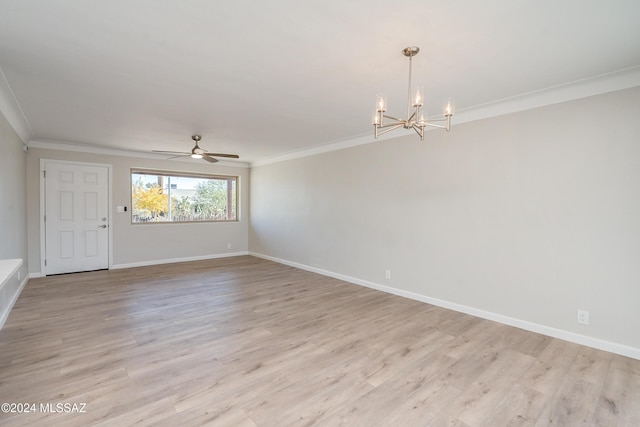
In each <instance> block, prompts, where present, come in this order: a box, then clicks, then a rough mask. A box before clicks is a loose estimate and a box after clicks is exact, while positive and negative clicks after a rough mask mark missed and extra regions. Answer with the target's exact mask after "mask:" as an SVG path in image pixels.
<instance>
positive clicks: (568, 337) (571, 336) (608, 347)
mask: <svg viewBox="0 0 640 427" xmlns="http://www.w3.org/2000/svg"><path fill="white" fill-rule="evenodd" d="M249 255H252V256H255V257H258V258H263V259H266V260H269V261H274V262H277V263H279V264H284V265H288V266H291V267H295V268H299V269H301V270H307V271H311V272H313V273H318V274H322V275H323V276H328V277H333V278H334V279H339V280H344V281H345V282H349V283H353V284H356V285H361V286H365V287H367V288H371V289H376V290H378V291H382V292H386V293H389V294H393V295H398V296H401V297H405V298H410V299H413V300H416V301H421V302H424V303H427V304H432V305H436V306H438V307H443V308H447V309H449V310H454V311H458V312H460V313H465V314H470V315H472V316H476V317H480V318H483V319H487V320H492V321H494V322H498V323H503V324H505V325H509V326H515V327H516V328H520V329H524V330H526V331H531V332H535V333H538V334H542V335H547V336H550V337H553V338H558V339H561V340H564V341H569V342H572V343H576V344H580V345H584V346H587V347H592V348H596V349H598V350H604V351H608V352H610V353H615V354H620V355H622V356H626V357H631V358H633V359H638V360H640V349H638V348H635V347H630V346H627V345H624V344H619V343H614V342H611V341H605V340H602V339H599V338H594V337H589V336H586V335H581V334H576V333H574V332H569V331H565V330H562V329H556V328H552V327H550V326H545V325H541V324H538V323H533V322H528V321H526V320H521V319H516V318H514V317H509V316H504V315H502V314H498V313H492V312H490V311H484V310H480V309H478V308H474V307H469V306H466V305H462V304H457V303H454V302H450V301H445V300H441V299H437V298H431V297H428V296H426V295H421V294H417V293H415V292H409V291H404V290H402V289H397V288H392V287H390V286H385V285H381V284H379V283H374V282H370V281H368V280H362V279H357V278H355V277H350V276H345V275H343V274H338V273H334V272H332V271H328V270H323V269H321V268H316V267H311V266H308V265H304V264H299V263H297V262H292V261H287V260H284V259H280V258H275V257H272V256H269V255H264V254H260V253H257V252H249Z"/></svg>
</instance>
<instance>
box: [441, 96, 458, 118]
mask: <svg viewBox="0 0 640 427" xmlns="http://www.w3.org/2000/svg"><path fill="white" fill-rule="evenodd" d="M455 112H456V104H455V102H453V100H452V99H451V98H449V99H448V100H447V103H446V104H445V106H444V116H445V117H451V116H453V114H454V113H455Z"/></svg>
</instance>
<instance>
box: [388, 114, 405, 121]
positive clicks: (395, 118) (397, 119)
mask: <svg viewBox="0 0 640 427" xmlns="http://www.w3.org/2000/svg"><path fill="white" fill-rule="evenodd" d="M384 118H385V119H391V120H395V121H396V122H406V120H403V119H399V118H397V117H393V116H388V115H386V114H384Z"/></svg>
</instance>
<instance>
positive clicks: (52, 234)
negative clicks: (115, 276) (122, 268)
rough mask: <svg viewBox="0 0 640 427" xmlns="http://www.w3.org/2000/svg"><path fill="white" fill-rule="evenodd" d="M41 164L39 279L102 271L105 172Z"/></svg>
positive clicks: (106, 168) (107, 234)
mask: <svg viewBox="0 0 640 427" xmlns="http://www.w3.org/2000/svg"><path fill="white" fill-rule="evenodd" d="M41 163H42V185H43V187H42V189H43V194H44V200H42V198H41V202H43V204H44V209H43V210H44V215H43V219H42V225H43V228H44V233H41V236H43V237H44V242H43V243H44V244H43V246H44V252H43V253H44V256H43V260H42V264H43V267H44V269H43V270H42V271H43V273H44V275H51V274H62V273H74V272H80V271H92V270H102V269H108V268H109V253H110V252H109V248H110V242H111V230H110V224H111V221H110V218H109V213H110V203H109V200H110V177H111V166H110V165H100V164H93V163H78V162H62V161H54V160H42V161H41Z"/></svg>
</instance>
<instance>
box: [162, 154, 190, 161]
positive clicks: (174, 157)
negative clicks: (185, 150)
mask: <svg viewBox="0 0 640 427" xmlns="http://www.w3.org/2000/svg"><path fill="white" fill-rule="evenodd" d="M180 157H191V154H181V155H179V156H173V157H169V158H168V159H167V160H172V159H179V158H180Z"/></svg>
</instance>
